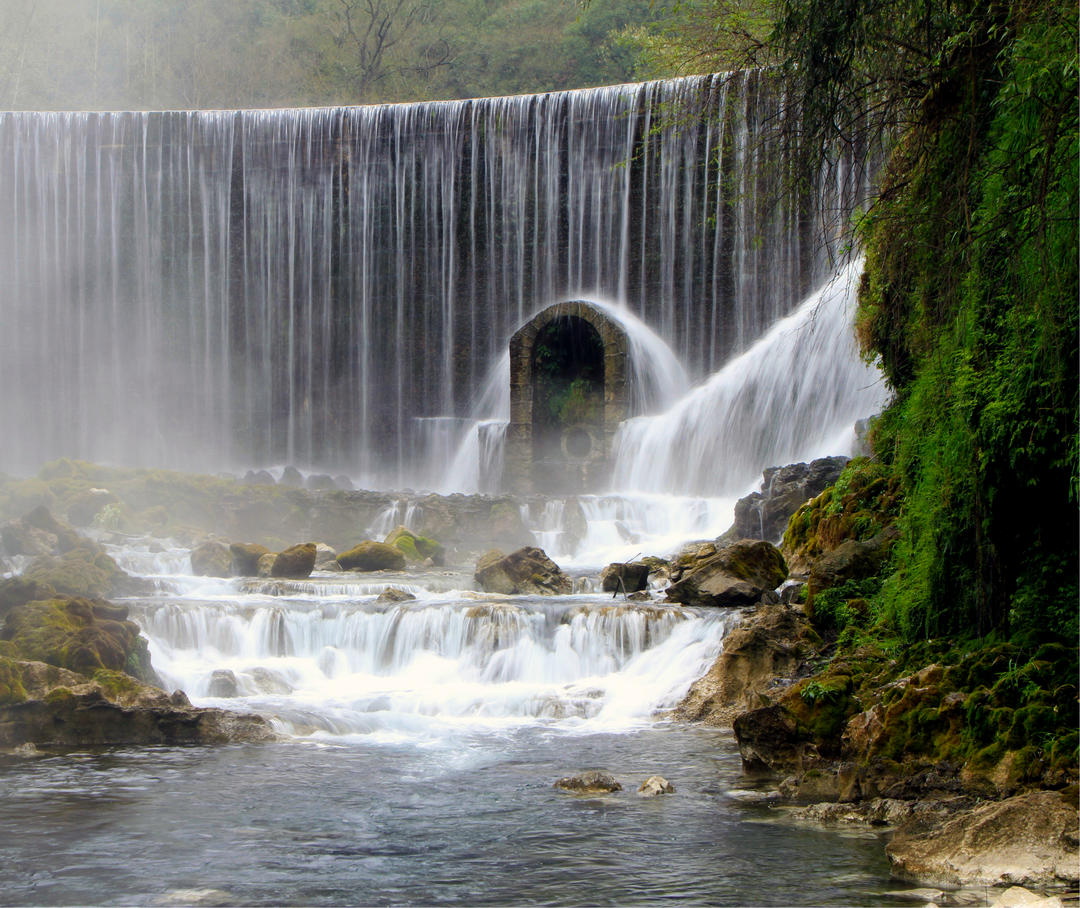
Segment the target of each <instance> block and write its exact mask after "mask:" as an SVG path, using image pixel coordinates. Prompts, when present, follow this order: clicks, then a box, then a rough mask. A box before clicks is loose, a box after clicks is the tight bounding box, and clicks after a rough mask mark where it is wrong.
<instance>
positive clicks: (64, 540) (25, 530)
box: [0, 505, 82, 555]
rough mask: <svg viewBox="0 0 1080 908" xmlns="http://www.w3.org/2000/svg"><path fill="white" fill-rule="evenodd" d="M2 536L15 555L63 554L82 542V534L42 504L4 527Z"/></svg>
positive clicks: (6, 545) (5, 545)
mask: <svg viewBox="0 0 1080 908" xmlns="http://www.w3.org/2000/svg"><path fill="white" fill-rule="evenodd" d="M0 539H2V540H3V543H4V548H5V549H6V550H7V551H8V553H9V554H11V555H60V554H63V553H64V552H68V551H71V549H73V548H75V547H76V546H77V545H79V543H80V541H81V539H82V537H81V536H79V534H78V533H77V532H75V530H74V529H73V528H72V527H70V526H69V525H68V524H66V523H64V522H63V521H62V520H57V519H56V518H55V517H53V515H52V513H51V512H50V511H49V509H48V508H46V507H45V506H44V505H39V506H38V507H36V508H34V509H33V510H32V511H29V512H28V513H26V514H24V515H23V516H22V517H20V518H19V519H18V520H11V521H8V522H7V523H5V524H4V525H3V526H2V527H0Z"/></svg>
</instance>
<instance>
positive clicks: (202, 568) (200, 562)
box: [191, 540, 233, 577]
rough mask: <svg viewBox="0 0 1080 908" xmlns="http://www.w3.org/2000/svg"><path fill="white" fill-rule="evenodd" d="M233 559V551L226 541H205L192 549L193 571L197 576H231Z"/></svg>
mask: <svg viewBox="0 0 1080 908" xmlns="http://www.w3.org/2000/svg"><path fill="white" fill-rule="evenodd" d="M232 559H233V556H232V551H231V550H230V548H229V546H228V545H226V544H225V543H224V542H219V541H217V540H211V541H209V542H204V543H203V544H202V545H198V546H196V547H195V548H193V549H192V550H191V573H193V574H195V575H196V576H197V577H231V576H232V573H233V570H232V564H233V561H232Z"/></svg>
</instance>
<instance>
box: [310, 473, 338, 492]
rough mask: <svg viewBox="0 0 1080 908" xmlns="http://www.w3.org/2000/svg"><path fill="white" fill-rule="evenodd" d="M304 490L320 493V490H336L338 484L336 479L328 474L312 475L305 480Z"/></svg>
mask: <svg viewBox="0 0 1080 908" xmlns="http://www.w3.org/2000/svg"><path fill="white" fill-rule="evenodd" d="M304 488H305V489H312V490H314V491H318V490H319V489H336V488H337V483H335V482H334V478H333V477H332V476H330V475H328V474H326V473H312V474H311V475H310V476H309V477H308V478H307V479H305V480H304Z"/></svg>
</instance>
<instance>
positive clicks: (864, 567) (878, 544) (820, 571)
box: [807, 527, 898, 608]
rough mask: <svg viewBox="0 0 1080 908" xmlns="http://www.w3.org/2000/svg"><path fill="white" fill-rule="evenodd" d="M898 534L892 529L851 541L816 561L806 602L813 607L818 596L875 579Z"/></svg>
mask: <svg viewBox="0 0 1080 908" xmlns="http://www.w3.org/2000/svg"><path fill="white" fill-rule="evenodd" d="M897 535H898V533H897V531H896V529H895V528H893V527H889V528H887V529H885V530H883V531H882V532H880V533H878V534H877V535H876V536H873V537H871V538H870V539H867V540H864V541H859V540H855V539H848V540H846V541H845V542H842V543H840V545H838V546H837V547H836V548H834V549H832V550H831V551H828V552H825V553H824V554H822V555H819V556H818V557H817V558H815V559H814V561H813V563H812V565H811V567H810V577H809V580H808V582H807V602H808V604H810V606H811V608H812V607H813V598H814V594H815V593H820V592H821V591H822V590H827V589H831V588H832V587H835V586H841V585H842V584H844V583H846V582H847V581H849V580H862V579H864V578H866V577H872V576H874V574H876V573H877V572H878V571H879V570H881V565H882V564H884V562H885V560H886V559H887V558H888V557H889V554H890V553H891V552H892V547H893V543H895V541H896V538H897Z"/></svg>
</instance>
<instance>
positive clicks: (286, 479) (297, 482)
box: [280, 466, 304, 489]
mask: <svg viewBox="0 0 1080 908" xmlns="http://www.w3.org/2000/svg"><path fill="white" fill-rule="evenodd" d="M280 484H281V485H283V486H292V487H293V488H294V489H300V488H303V486H304V474H303V473H301V472H300V471H299V470H298V469H296V467H293V466H288V467H286V468H285V469H284V470H282V472H281V482H280Z"/></svg>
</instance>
